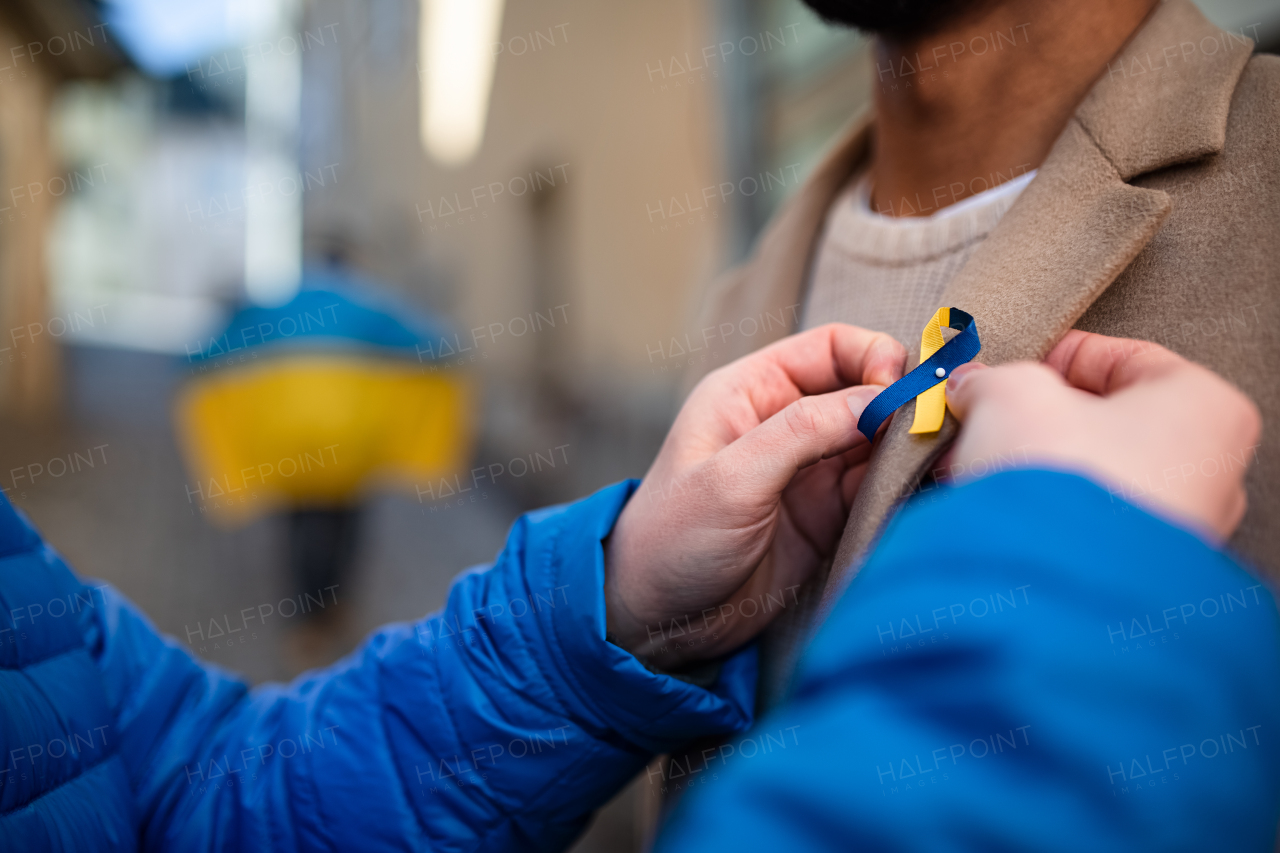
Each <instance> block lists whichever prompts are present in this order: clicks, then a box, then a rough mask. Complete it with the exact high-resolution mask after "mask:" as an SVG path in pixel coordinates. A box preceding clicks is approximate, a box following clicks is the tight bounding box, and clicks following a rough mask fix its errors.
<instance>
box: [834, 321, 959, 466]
mask: <svg viewBox="0 0 1280 853" xmlns="http://www.w3.org/2000/svg"><path fill="white" fill-rule="evenodd" d="M944 326H946V327H948V328H952V329H956V330H958V331H959V332H960V334H958V335H956V336H955V337H954V338H952V339H951V340H949V341H946V342H944V341H943V339H942V328H943V327H944ZM980 349H982V343H981V342H980V341H979V340H978V327H977V325H976V324H975V323H974V322H973V317H971V316H970V315H969V314H968V313H967V312H964V311H961V310H960V309H959V308H939V309H938V310H937V312H935V313H934V315H933V318H932V319H931V320H929V323H928V325H926V326H925V327H924V332H923V333H922V334H921V335H920V365H919V366H918V367H916V368H915V369H914V370H912V371H911V372H910V373H908V374H907V375H906V376H904V377H902V378H901V379H899V380H898V381H897V382H895V383H893V384H892V385H890V386H889V387H888V388H886V389H884V390H883V391H881V392H880V393H879V394H877V395H876V398H875V399H874V400H872V401H871V403H870V404H869V405H868V406H867V407H866V408H865V409H863V411H862V417H860V418H858V431H859V432H861V433H862V434H863V435H865V436H866V437H867V440H868V441H870V440H871V439H873V438H875V436H876V430H878V429H879V428H880V424H882V423H884V419H885V418H887V417H889V415H891V414H893V413H894V412H895V411H897V410H898V407H900V406H902V405H903V404H905V403H906V402H907V401H909V400H911V399H912V398H913V397H914V398H915V401H916V418H915V421H913V422H912V424H911V430H910V431H911V432H912V433H916V434H920V433H930V432H937V431H938V430H939V429H941V428H942V417H943V414H944V413H945V412H946V408H947V397H946V388H945V387H944V386H945V384H946V381H947V377H948V376H950V375H951V371H953V370H955V369H956V368H957V367H959V366H960V365H962V364H965V363H967V362H970V361H972V360H973V357H974V356H976V355H977V354H978V350H980Z"/></svg>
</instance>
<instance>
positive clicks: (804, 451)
mask: <svg viewBox="0 0 1280 853" xmlns="http://www.w3.org/2000/svg"><path fill="white" fill-rule="evenodd" d="M883 390H884V388H883V387H881V386H879V385H858V386H856V387H854V388H846V389H844V390H841V391H833V392H831V393H829V394H815V395H812V396H809V397H801V398H800V399H799V400H796V401H795V402H793V403H791V404H790V405H789V406H787V407H786V408H784V409H782V410H781V411H779V412H777V413H776V414H774V415H773V416H772V417H770V418H769V419H768V420H766V421H765V422H764V423H762V424H760V425H759V426H756V427H755V428H754V429H752V430H750V431H748V432H746V433H745V434H743V435H742V436H741V437H739V438H738V439H737V440H736V441H734V442H733V443H732V444H730V445H729V446H728V447H725V448H724V449H723V450H721V451H720V452H719V453H717V454H716V457H715V460H716V462H715V464H717V465H718V466H721V474H722V475H724V476H731V475H735V474H736V475H742V474H744V473H745V474H747V475H748V476H746V477H744V478H742V479H741V480H738V479H737V478H735V479H734V480H733V481H734V482H743V483H748V484H750V485H749V491H750V492H752V493H754V494H755V495H757V496H758V495H761V494H768V495H773V494H781V492H782V490H783V489H785V488H786V487H787V485H788V484H789V483H790V482H791V480H792V478H793V477H795V475H796V472H798V471H799V470H801V469H802V468H805V467H808V466H809V465H812V464H814V463H815V462H817V461H819V460H821V459H825V458H827V457H831V456H836V455H838V454H840V453H844V452H845V451H847V450H851V449H853V448H854V447H857V446H858V445H859V444H863V443H865V442H866V440H867V439H866V437H865V436H864V435H863V434H862V433H860V432H859V431H858V418H860V417H861V416H862V410H863V409H865V408H866V407H867V404H868V403H870V402H871V401H872V400H873V399H875V397H876V395H877V394H879V393H880V392H881V391H883Z"/></svg>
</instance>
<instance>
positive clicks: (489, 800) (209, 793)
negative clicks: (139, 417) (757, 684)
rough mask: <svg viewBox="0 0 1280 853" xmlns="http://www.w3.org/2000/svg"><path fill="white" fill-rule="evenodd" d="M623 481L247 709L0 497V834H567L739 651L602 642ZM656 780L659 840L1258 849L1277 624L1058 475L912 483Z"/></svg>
mask: <svg viewBox="0 0 1280 853" xmlns="http://www.w3.org/2000/svg"><path fill="white" fill-rule="evenodd" d="M628 493H629V487H628V486H626V485H625V484H624V485H622V486H616V487H612V488H610V489H606V490H604V491H602V492H600V493H598V494H596V495H594V496H592V497H591V498H588V499H587V500H585V501H582V502H579V503H577V504H574V505H572V506H569V507H564V508H557V509H552V510H547V511H544V512H540V513H535V514H533V515H531V516H528V517H526V518H525V519H523V520H522V521H521V522H519V523H518V524H517V525H516V527H515V528H514V530H513V532H512V534H511V537H510V540H509V541H508V544H507V547H506V549H505V550H504V551H503V553H502V555H501V556H500V557H499V559H498V561H497V563H496V564H495V565H494V567H493V568H491V569H489V570H487V571H482V572H475V573H472V574H468V575H466V576H464V577H462V578H461V579H460V580H459V581H458V583H457V585H456V586H455V588H454V590H453V592H452V594H451V595H450V598H449V603H448V605H447V606H446V607H445V610H444V611H443V613H442V614H440V615H438V616H435V617H432V618H429V619H426V620H423V621H422V622H420V623H417V624H416V625H412V626H409V625H400V626H391V627H389V628H387V629H384V630H383V631H381V632H379V633H378V634H376V635H374V636H373V637H372V638H371V639H370V641H369V642H368V643H367V644H366V645H365V647H364V648H363V649H362V650H361V651H360V652H358V653H357V654H355V655H353V656H352V657H351V658H349V659H347V660H346V661H343V662H341V663H339V664H337V665H335V666H333V667H331V668H329V669H328V670H325V671H322V672H319V673H313V674H311V675H309V676H304V677H303V678H301V679H299V680H298V681H296V682H295V683H293V684H292V685H288V686H278V685H277V686H267V687H262V688H259V689H257V690H255V691H252V692H248V691H246V689H245V688H244V686H243V685H242V684H241V683H240V682H238V681H236V680H234V679H233V678H230V677H229V676H227V675H225V674H224V673H221V672H219V671H218V670H216V669H214V668H212V667H202V666H200V665H199V664H197V663H196V662H195V661H193V660H192V659H191V658H190V657H189V656H188V655H186V653H185V652H183V651H182V650H181V649H180V648H178V647H177V646H176V645H175V644H173V643H172V642H169V641H166V640H164V639H162V638H160V637H159V636H157V635H156V634H155V632H154V631H153V630H152V629H151V628H150V627H149V626H148V625H147V623H146V622H145V620H144V619H143V618H142V617H141V616H140V615H138V613H137V612H136V611H135V610H133V609H132V608H131V607H130V606H129V605H128V604H127V602H124V601H123V600H122V599H121V598H120V597H119V596H118V595H117V594H116V593H114V592H113V591H112V590H110V589H109V588H105V587H104V588H86V587H84V586H82V585H81V584H80V583H79V582H78V581H76V580H75V578H74V577H73V576H72V575H71V574H70V572H69V571H68V570H67V569H66V568H65V567H64V566H63V565H62V564H61V563H60V562H59V561H58V560H57V558H56V557H55V556H54V555H53V554H52V553H51V552H50V551H49V550H48V549H47V548H45V547H44V546H42V545H41V544H40V542H39V539H38V537H37V536H36V535H35V534H34V533H33V532H32V531H31V530H30V528H29V527H27V526H26V525H25V524H23V523H22V522H21V520H20V519H19V518H18V517H17V516H16V515H14V514H13V513H12V512H11V511H9V510H8V509H7V507H6V508H5V511H4V512H3V513H0V598H3V605H4V615H3V617H0V618H3V619H4V620H5V621H4V624H3V628H4V629H5V632H4V633H0V638H4V639H3V640H0V642H2V643H3V645H2V646H0V647H2V648H3V649H4V652H3V658H0V665H3V667H4V668H3V669H0V673H3V676H2V677H3V678H4V679H5V683H4V684H3V685H0V686H2V687H3V690H2V691H0V738H2V739H3V743H2V744H0V746H3V748H4V755H5V756H6V757H7V758H6V760H7V762H8V763H7V764H6V768H5V775H4V777H3V778H4V784H3V787H2V788H0V796H2V797H3V800H2V802H0V807H2V808H3V813H2V815H0V848H3V849H4V850H5V851H8V850H22V851H36V850H86V851H98V850H121V849H123V850H129V849H146V850H222V851H233V850H245V851H248V850H253V851H257V850H298V849H307V850H362V851H363V850H374V851H376V850H392V849H395V850H406V849H413V850H469V851H470V850H546V849H555V848H558V847H561V846H563V845H565V844H566V843H567V842H568V841H569V840H570V839H571V838H572V837H573V836H574V835H575V834H576V833H577V832H578V831H579V829H580V828H581V827H582V825H583V822H584V820H585V817H586V815H587V814H588V813H589V812H590V811H591V810H592V809H593V808H595V807H596V806H598V805H599V804H600V803H601V802H602V801H604V800H605V799H606V798H607V797H608V796H609V795H610V794H611V793H613V792H614V791H615V790H616V789H617V787H618V786H619V785H621V784H622V783H623V782H625V781H626V780H627V779H628V778H629V777H630V776H631V775H632V774H634V773H635V772H637V771H638V770H639V768H640V767H641V766H642V764H643V763H644V762H645V759H646V758H647V757H648V756H649V755H650V754H651V753H653V752H655V751H658V750H662V749H666V748H669V747H671V746H672V745H674V744H676V743H679V742H682V741H686V740H688V739H690V738H694V737H698V736H700V735H706V734H711V733H715V732H730V731H737V730H741V729H743V728H744V727H745V726H746V725H747V724H748V722H749V715H748V712H747V710H746V708H747V704H748V697H749V696H750V694H751V689H752V685H753V679H754V666H755V659H754V656H753V653H752V652H751V651H750V650H748V651H746V652H743V653H740V654H738V655H736V656H734V657H732V658H730V659H729V660H728V661H727V662H726V664H725V666H724V668H723V671H722V673H721V676H720V680H719V682H718V684H717V686H715V687H714V688H712V689H710V690H703V689H700V688H698V687H694V686H691V685H689V684H685V683H683V682H680V681H677V680H674V679H671V678H667V677H665V676H660V675H654V674H651V673H649V672H647V671H645V670H644V669H643V668H642V667H641V666H640V665H639V664H638V663H637V662H636V661H635V659H634V658H632V657H630V656H629V655H627V654H625V653H623V652H622V651H620V650H619V649H616V648H615V647H613V646H611V645H610V644H608V643H607V642H605V641H604V640H603V633H604V631H603V615H602V602H601V588H602V559H603V558H602V554H601V549H600V545H599V540H600V538H601V536H603V535H604V534H605V532H607V531H608V529H609V528H610V527H611V526H612V524H613V521H614V519H615V518H616V515H617V512H618V511H619V509H620V508H621V506H622V504H623V502H624V501H625V499H626V496H627V494H628ZM62 602H65V606H64V605H63V604H62ZM518 602H524V604H523V605H521V604H519V603H518ZM517 611H519V612H517ZM694 627H697V626H696V623H695V625H694ZM647 784H649V785H652V786H654V787H655V788H657V789H659V790H662V791H665V792H666V793H669V794H673V793H687V794H688V796H685V797H684V798H683V799H682V801H681V803H680V805H679V807H678V808H677V811H676V814H675V816H674V817H673V819H672V821H671V822H670V823H669V825H668V826H667V828H666V832H665V834H664V836H663V838H662V840H661V847H662V849H663V850H664V851H672V853H710V852H711V851H725V853H742V851H747V850H786V851H815V853H816V851H842V850H849V849H866V850H901V851H917V850H918V851H922V853H923V851H930V853H932V851H947V850H956V851H961V850H963V851H984V853H985V851H993V850H1031V849H1035V850H1055V851H1056V850H1061V851H1064V853H1066V851H1072V853H1074V851H1078V850H1090V851H1094V850H1100V851H1115V853H1128V851H1133V850H1162V851H1169V850H1180V851H1182V850H1185V851H1189V853H1190V851H1204V850H1225V851H1233V853H1235V851H1244V850H1256V851H1260V852H1261V851H1270V850H1271V849H1272V844H1273V839H1274V836H1275V830H1276V820H1277V816H1278V814H1280V811H1278V809H1277V806H1278V805H1280V617H1278V615H1277V612H1276V608H1275V603H1274V601H1273V599H1272V597H1271V594H1270V593H1269V592H1268V591H1267V589H1266V588H1265V587H1264V586H1263V585H1262V584H1261V583H1260V582H1259V581H1258V580H1257V579H1255V578H1254V577H1252V576H1251V575H1249V574H1248V573H1247V572H1245V571H1244V570H1242V569H1241V568H1240V567H1239V566H1237V565H1236V564H1235V563H1234V562H1233V561H1232V560H1231V559H1230V558H1229V557H1227V556H1226V555H1224V554H1223V553H1222V552H1220V551H1218V550H1215V549H1213V548H1210V547H1208V546H1206V545H1205V544H1204V543H1203V542H1201V541H1200V540H1198V539H1197V538H1196V537H1194V536H1192V535H1191V534H1189V533H1187V532H1185V531H1183V530H1180V529H1178V528H1175V527H1173V526H1171V525H1169V524H1167V523H1165V522H1163V521H1161V520H1159V519H1157V518H1154V517H1152V516H1150V515H1148V514H1146V513H1144V512H1142V511H1141V510H1139V509H1136V508H1134V507H1132V506H1129V505H1128V504H1126V503H1124V502H1122V501H1117V500H1114V499H1113V498H1112V497H1111V496H1110V495H1108V494H1107V492H1105V491H1104V490H1102V489H1100V488H1098V487H1097V486H1095V485H1093V484H1091V483H1089V482H1088V481H1086V480H1083V479H1081V478H1079V477H1074V476H1069V475H1064V474H1056V473H1050V472H1038V471H1021V472H1009V473H1004V474H999V475H996V476H993V477H989V478H987V479H985V480H981V481H978V482H976V483H973V484H971V485H968V486H964V487H962V488H958V489H941V490H936V491H933V492H930V493H926V494H924V495H921V496H919V497H918V498H916V499H915V500H914V501H913V503H912V504H911V505H910V506H909V507H908V508H907V509H906V510H904V511H903V512H902V513H900V514H899V515H898V517H897V519H895V521H894V523H893V524H892V525H891V526H890V528H889V530H888V531H887V532H886V533H885V536H884V539H883V541H882V542H881V543H880V546H879V547H878V548H877V549H876V552H875V554H874V555H873V556H872V558H871V560H870V561H869V562H868V564H867V566H866V567H865V568H864V569H863V570H862V572H861V573H860V574H859V576H858V577H857V579H856V580H855V581H854V582H853V584H852V586H851V587H850V589H849V592H848V594H846V595H845V596H844V598H843V599H842V600H841V601H840V603H839V604H838V605H837V607H836V608H835V610H834V611H833V613H832V614H831V616H830V618H829V619H828V620H827V622H826V624H825V625H824V626H823V628H822V630H821V631H820V633H819V635H818V636H817V638H816V639H815V641H814V643H813V646H812V647H811V648H810V649H809V651H808V652H807V653H806V656H805V658H804V660H803V661H802V664H801V667H800V670H799V673H798V676H797V681H796V684H795V689H794V692H793V695H792V698H791V700H790V701H789V702H788V703H787V704H786V705H784V706H783V707H781V708H780V709H779V710H778V711H777V712H776V713H775V714H773V715H771V716H770V717H768V718H766V719H763V720H761V721H760V723H759V724H758V725H757V727H756V728H755V729H754V730H753V731H750V732H748V733H747V734H746V735H745V736H744V737H742V738H741V739H739V740H736V741H733V742H729V743H718V742H714V743H711V744H710V745H707V746H706V748H705V749H701V750H698V751H695V752H685V753H683V754H682V755H681V756H680V757H679V758H678V759H677V760H674V761H671V762H669V763H668V764H666V765H665V766H663V767H662V768H661V769H657V770H653V771H650V772H649V773H648V779H647Z"/></svg>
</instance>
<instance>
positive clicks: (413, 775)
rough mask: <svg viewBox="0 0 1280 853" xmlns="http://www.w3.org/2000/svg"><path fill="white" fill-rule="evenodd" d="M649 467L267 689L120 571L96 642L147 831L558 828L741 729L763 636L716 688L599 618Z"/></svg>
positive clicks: (480, 841)
mask: <svg viewBox="0 0 1280 853" xmlns="http://www.w3.org/2000/svg"><path fill="white" fill-rule="evenodd" d="M633 488H634V484H629V483H623V484H619V485H617V486H613V487H610V488H607V489H604V490H602V491H601V492H598V493H597V494H595V495H593V496H592V497H590V498H587V499H585V500H583V501H580V502H578V503H575V504H570V505H567V506H563V507H557V508H552V509H548V510H543V511H540V512H537V513H534V514H531V515H528V516H525V517H523V518H522V519H520V520H519V521H518V522H517V523H516V525H515V526H514V527H513V529H512V531H511V534H510V536H509V539H508V541H507V544H506V547H505V548H504V550H503V551H502V553H501V554H500V555H499V557H498V559H497V561H496V562H495V563H494V564H493V565H492V566H490V567H486V568H483V569H479V570H473V571H471V572H469V573H467V574H464V575H463V576H461V577H460V578H459V579H458V580H457V581H456V582H455V584H454V587H453V589H452V590H451V592H450V595H449V599H448V603H447V604H446V606H445V608H444V610H443V611H441V612H440V613H437V614H435V615H432V616H429V617H427V618H425V619H422V620H421V621H419V622H417V623H414V624H396V625H390V626H387V627H385V628H383V629H382V630H380V631H378V632H377V633H376V634H374V635H373V636H371V637H370V638H369V639H368V640H367V641H366V642H365V643H364V645H363V647H362V648H360V649H359V650H357V651H356V652H355V653H353V654H352V655H351V656H349V657H348V658H346V659H344V660H343V661H340V662H339V663H337V664H334V665H333V666H331V667H329V668H328V669H324V670H320V671H317V672H313V673H309V674H307V675H304V676H302V677H300V678H299V679H298V680H296V681H294V682H293V683H291V684H287V685H266V686H263V687H260V688H257V689H255V690H252V691H248V690H246V688H245V687H244V685H243V684H242V683H241V682H240V681H238V680H237V679H235V678H234V677H232V676H231V675H229V674H227V673H225V672H223V671H221V670H219V669H218V668H216V667H213V666H208V665H203V664H200V663H198V662H197V661H195V660H194V659H193V658H192V657H191V656H190V655H188V654H187V653H186V652H185V651H184V650H183V649H182V648H181V647H180V645H179V644H178V643H176V642H174V641H173V640H170V639H167V638H165V637H162V636H160V635H159V634H157V633H156V632H155V631H154V629H153V628H152V627H151V626H150V625H149V624H148V622H147V621H146V619H145V618H144V617H143V616H142V615H141V614H140V613H139V612H138V611H137V610H135V609H134V608H133V607H132V606H131V605H130V604H129V603H128V602H127V601H125V600H124V599H123V598H122V597H120V596H119V595H118V594H117V593H114V592H110V591H109V592H108V606H107V607H105V608H97V615H96V616H95V617H94V621H93V623H92V624H91V625H90V626H89V627H88V631H89V633H90V638H89V639H90V644H91V649H92V650H93V654H94V657H95V659H96V660H97V662H98V665H99V668H100V670H101V672H102V674H103V676H104V678H105V680H106V682H107V690H108V697H109V701H110V702H111V704H112V706H113V708H114V709H115V713H116V718H117V722H118V730H119V736H120V740H121V753H122V755H123V756H124V757H125V761H126V764H127V767H128V770H129V774H130V777H131V782H132V785H133V788H134V791H135V797H136V800H137V804H138V809H139V811H140V820H141V835H142V838H143V840H144V844H143V846H144V848H145V849H147V850H154V851H160V850H166V851H167V850H364V851H377V850H468V851H475V850H556V849H561V848H563V847H564V846H566V845H567V844H568V843H569V842H571V841H572V840H573V838H574V837H576V835H577V834H578V833H580V832H581V830H582V829H583V827H584V826H585V823H586V821H587V820H588V819H589V817H590V815H591V813H592V811H593V810H594V809H596V808H598V807H599V806H600V805H602V804H603V803H604V802H605V801H606V800H607V799H608V798H609V797H610V796H611V795H612V794H613V793H614V792H616V791H617V790H618V789H619V788H620V787H621V786H622V785H623V784H624V783H625V782H626V781H627V780H628V779H629V778H631V777H632V776H633V775H634V774H635V773H636V772H637V771H639V770H640V768H641V767H642V766H643V765H644V764H645V763H646V762H647V761H648V760H649V758H650V757H651V756H652V755H653V754H655V753H657V752H660V751H664V750H667V749H670V748H672V747H674V746H675V745H677V744H680V743H682V742H684V741H686V740H688V739H690V738H696V737H701V736H706V735H711V734H716V733H733V732H740V731H742V730H745V729H746V728H747V726H749V724H750V707H751V701H752V696H753V693H754V683H755V653H754V650H753V649H748V650H746V651H744V652H740V653H739V654H738V655H736V656H734V657H733V658H731V659H729V660H728V661H727V662H726V663H725V665H724V666H723V667H722V669H721V673H720V676H719V679H718V681H717V682H716V683H715V684H714V685H713V686H712V687H711V688H709V689H704V688H701V687H697V686H694V685H691V684H688V683H685V682H683V681H680V680H677V679H675V678H671V677H668V676H665V675H659V674H654V673H651V672H649V671H647V670H646V669H645V668H644V667H643V666H642V665H641V664H640V663H639V662H638V661H637V660H636V659H635V658H634V657H632V656H631V655H629V654H627V653H626V652H624V651H622V650H621V649H619V648H617V647H615V646H613V645H612V644H610V643H608V642H606V641H605V639H604V603H603V594H602V589H603V552H602V548H601V545H600V540H601V538H603V537H604V536H605V535H607V534H608V532H609V530H610V529H611V527H612V525H613V523H614V521H615V519H616V517H617V514H618V512H619V511H620V510H621V508H622V506H623V505H624V503H625V502H626V499H627V497H628V496H629V494H630V492H631V490H632V489H633Z"/></svg>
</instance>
